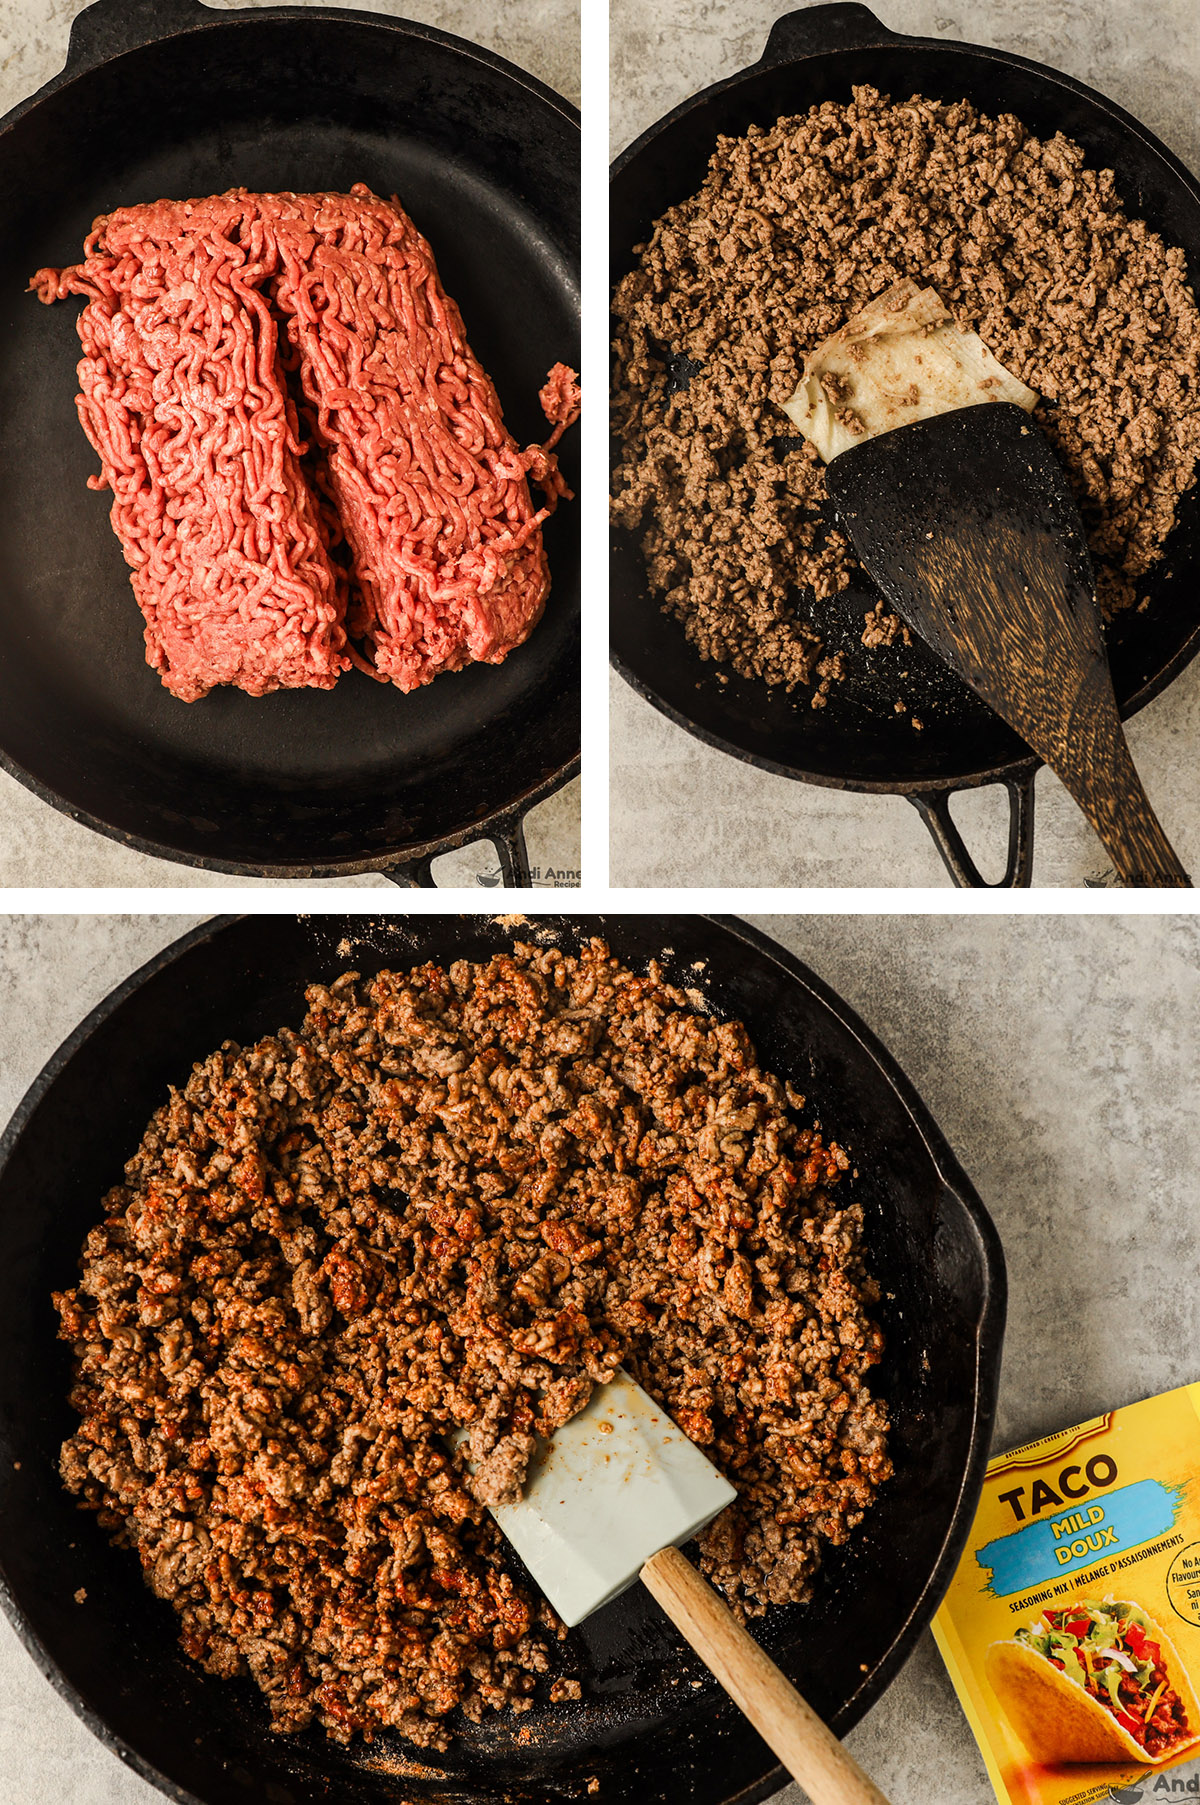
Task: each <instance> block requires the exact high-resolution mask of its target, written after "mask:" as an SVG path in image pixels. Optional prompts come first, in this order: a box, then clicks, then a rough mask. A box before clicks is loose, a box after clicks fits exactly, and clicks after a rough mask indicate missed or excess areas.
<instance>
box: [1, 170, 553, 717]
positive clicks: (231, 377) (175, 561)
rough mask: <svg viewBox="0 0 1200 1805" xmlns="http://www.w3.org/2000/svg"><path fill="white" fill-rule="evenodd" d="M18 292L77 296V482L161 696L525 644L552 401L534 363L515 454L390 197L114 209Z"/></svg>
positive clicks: (545, 510) (439, 662) (489, 391)
mask: <svg viewBox="0 0 1200 1805" xmlns="http://www.w3.org/2000/svg"><path fill="white" fill-rule="evenodd" d="M31 287H32V288H34V289H35V290H36V292H37V293H38V295H39V296H40V298H41V299H42V300H43V301H46V302H50V301H54V300H60V299H62V298H63V297H64V296H66V295H68V294H78V295H82V296H83V297H84V298H85V299H86V301H87V305H86V306H85V308H84V310H83V312H82V314H81V316H80V320H79V335H80V340H81V343H82V345H83V351H84V355H83V358H82V360H81V362H80V364H79V379H80V387H81V393H80V395H79V397H78V405H79V415H80V419H81V421H82V423H83V427H84V430H85V432H86V433H87V435H88V437H89V439H90V440H91V442H92V444H93V445H94V447H95V448H96V450H97V452H98V453H99V454H100V459H101V466H102V473H101V475H100V476H99V477H98V478H92V479H90V480H91V484H92V486H93V487H96V488H109V489H111V490H112V493H113V506H112V523H113V528H114V530H115V532H116V533H117V536H118V538H119V539H120V541H121V546H122V549H123V550H124V553H125V557H126V561H127V562H128V564H129V565H130V567H131V569H132V571H133V577H132V582H133V588H134V593H135V595H136V596H137V599H138V602H139V604H140V606H141V609H142V612H143V614H144V616H145V619H146V648H147V659H148V662H149V663H150V664H151V665H152V666H153V668H154V669H155V670H157V671H158V672H159V674H160V675H161V677H162V680H163V682H164V683H165V684H166V686H167V688H168V689H169V690H171V692H172V694H174V695H176V696H179V697H180V698H181V699H182V700H183V701H187V702H191V701H195V700H197V699H198V698H199V697H200V696H203V695H205V694H206V693H207V691H208V690H209V689H211V688H212V687H213V686H214V685H216V684H221V683H230V684H234V685H236V686H238V687H239V688H241V689H244V690H247V691H249V693H250V694H251V695H264V694H266V693H267V692H268V691H270V690H274V689H279V688H295V687H300V686H307V687H317V688H321V689H329V688H332V686H333V684H334V683H335V682H336V681H337V679H338V676H339V675H340V674H341V672H342V671H344V670H347V669H349V667H350V665H351V663H355V664H357V665H359V666H360V668H362V669H363V670H365V671H367V672H368V673H369V674H370V675H372V676H375V677H378V678H380V679H381V680H390V681H391V682H393V683H395V684H396V685H397V687H398V688H400V689H402V690H411V689H416V688H418V687H419V686H420V685H422V684H425V683H428V682H430V681H431V680H432V678H433V677H435V676H436V675H437V674H438V673H439V672H441V671H445V670H459V669H461V668H462V666H463V665H465V664H468V663H470V662H472V661H474V660H481V661H483V662H486V663H491V664H498V663H499V662H501V660H502V659H504V658H505V657H506V656H507V654H508V653H509V652H510V651H512V650H513V648H514V647H516V646H518V645H520V644H521V643H522V642H523V641H524V640H525V639H526V638H527V637H528V635H529V633H530V632H531V631H532V629H533V627H534V626H535V625H536V623H537V621H538V619H539V618H540V616H541V613H542V610H543V607H544V605H545V601H546V595H547V593H548V590H549V586H550V577H549V571H548V568H547V565H546V557H545V553H544V551H543V549H542V536H541V530H540V529H541V525H542V522H543V521H544V520H545V519H546V517H547V515H548V514H549V513H550V511H551V509H552V507H553V506H554V503H555V502H556V501H557V499H558V498H559V496H561V495H564V494H566V493H567V491H566V487H565V485H564V483H563V481H562V478H561V477H560V475H559V473H558V468H557V465H556V463H555V460H554V458H553V456H552V455H551V448H552V447H553V445H554V444H555V442H556V441H557V439H558V437H559V435H560V434H561V432H562V430H563V427H564V426H565V425H567V424H569V422H570V421H571V420H572V419H574V417H575V416H576V414H577V413H578V405H579V391H578V386H577V385H576V384H575V382H574V377H573V372H570V371H568V370H566V369H565V367H564V366H563V365H561V364H559V365H556V366H555V368H554V370H553V371H552V372H551V375H550V379H549V381H548V382H547V385H546V388H545V389H544V390H543V392H542V393H543V399H544V406H545V411H546V414H547V417H548V418H549V419H550V420H551V422H552V424H553V425H554V426H555V429H556V430H555V431H554V433H553V435H552V437H551V438H550V440H549V442H548V443H547V444H546V445H544V446H538V445H533V446H529V447H527V448H526V449H525V450H524V451H522V450H520V449H519V448H518V446H517V445H516V443H515V441H514V440H513V438H512V436H511V434H510V433H509V432H508V431H507V429H506V428H505V426H504V422H503V418H502V414H501V408H500V401H499V398H498V396H497V394H496V391H495V388H494V386H493V385H492V382H491V380H490V378H489V377H488V375H487V374H486V372H485V371H484V370H483V368H482V367H481V365H480V364H479V362H478V360H477V358H476V357H475V356H474V354H473V353H472V351H471V348H470V346H469V345H468V343H467V340H466V333H465V331H464V329H463V323H462V318H461V316H460V314H459V312H458V309H457V307H456V306H455V304H454V302H453V301H452V300H450V299H449V297H448V296H447V295H446V293H445V290H444V289H443V288H442V285H441V282H440V280H439V278H438V273H437V267H436V265H435V263H434V259H433V253H432V251H431V249H430V247H429V244H428V242H427V241H426V239H425V238H423V237H422V235H421V234H420V233H419V232H418V231H417V229H416V227H415V226H414V225H413V223H412V221H411V220H410V219H409V218H408V216H407V214H406V213H405V212H404V211H403V209H402V208H401V206H400V204H399V202H398V201H395V200H393V201H392V202H388V201H384V200H381V199H379V198H378V197H377V196H375V195H373V194H371V192H370V190H369V189H367V188H365V187H364V186H362V184H361V183H360V184H358V185H357V186H356V187H354V188H353V189H352V190H351V192H350V193H349V194H302V195H297V194H251V193H249V192H247V191H246V190H245V189H240V188H239V189H231V190H230V192H229V193H228V194H223V195H216V196H212V197H210V198H208V199H205V200H195V201H165V200H164V201H155V202H153V203H151V204H149V205H145V206H137V207H125V208H122V209H120V210H119V211H117V212H115V213H111V214H109V215H107V216H106V217H104V218H102V219H99V220H97V221H96V224H95V226H94V227H93V229H92V232H91V234H90V236H89V238H88V240H87V243H86V245H85V259H84V262H83V263H82V264H78V265H76V266H74V267H72V268H70V269H64V270H54V269H43V270H39V271H38V272H37V274H36V275H35V276H34V278H33V281H32V283H31ZM289 378H290V379H291V380H290V387H289ZM301 429H303V434H304V437H303V439H302V438H301ZM528 476H532V477H533V479H534V480H535V481H536V482H537V483H538V484H539V485H540V486H541V488H542V489H543V490H544V492H545V495H546V505H544V506H543V507H542V508H540V509H535V508H534V506H533V503H532V501H531V499H530V495H529V487H528V482H527V480H526V479H527V477H528ZM355 640H357V641H359V642H360V643H361V647H362V649H361V651H360V650H358V649H357V648H356V647H355V645H354V643H353V641H355Z"/></svg>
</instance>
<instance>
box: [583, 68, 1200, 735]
mask: <svg viewBox="0 0 1200 1805" xmlns="http://www.w3.org/2000/svg"><path fill="white" fill-rule="evenodd" d="M637 250H638V252H639V261H638V264H637V267H636V268H635V269H634V270H633V271H631V272H630V274H629V275H628V276H626V277H625V279H624V280H623V281H622V283H621V284H620V286H619V288H618V289H617V295H616V315H617V320H618V330H617V339H616V352H617V378H616V384H615V396H616V425H617V431H618V434H619V436H620V439H621V441H622V444H623V454H622V457H621V460H620V462H619V465H618V468H617V472H616V480H615V489H614V507H615V515H616V519H617V521H618V523H620V524H621V525H623V526H625V527H628V528H632V529H638V528H641V529H642V544H643V548H644V551H645V555H646V560H647V568H648V573H649V580H650V587H651V589H652V591H653V592H654V593H655V594H657V595H659V596H661V598H662V600H663V605H664V607H665V609H666V611H667V612H668V613H669V614H672V615H674V616H675V617H676V618H677V619H678V620H680V621H681V622H682V624H683V627H684V630H685V632H686V633H687V636H688V638H689V639H690V640H691V641H692V643H693V644H694V645H695V646H696V648H697V649H698V651H699V652H700V653H701V655H702V656H703V657H705V658H713V659H718V660H722V661H726V662H728V663H730V664H732V665H733V667H734V668H735V669H736V670H737V671H739V672H741V673H742V674H743V675H745V676H757V677H762V678H765V679H766V681H767V682H768V683H783V684H785V685H787V686H788V687H789V688H791V687H794V686H795V685H797V684H810V683H815V684H816V690H815V694H814V697H813V701H814V704H819V703H820V702H821V701H822V700H823V698H824V694H825V692H826V691H827V690H828V687H829V682H830V681H831V680H832V679H835V678H836V677H837V676H838V675H840V666H839V665H838V663H837V662H836V661H835V660H833V659H825V658H823V657H822V655H821V653H822V634H821V631H820V628H819V625H818V624H817V622H818V621H819V615H820V610H819V607H818V608H817V609H816V610H815V612H814V609H813V601H814V598H817V599H818V600H819V599H821V598H828V597H830V596H832V595H833V594H835V593H836V592H837V591H838V590H840V589H843V588H845V587H846V585H847V584H848V583H849V582H850V580H851V578H852V577H853V576H854V575H855V574H856V571H857V566H856V564H855V562H854V559H853V557H852V555H851V553H850V550H849V547H848V545H847V543H846V541H845V540H844V539H843V537H842V535H841V534H840V533H839V532H838V531H837V530H836V529H835V528H834V527H833V526H832V524H831V520H830V518H829V514H828V511H827V507H826V487H825V474H824V466H823V465H822V464H821V462H820V459H819V458H818V456H817V453H816V452H815V451H814V450H813V449H812V447H811V446H808V445H801V446H799V448H796V445H797V442H796V439H795V435H794V429H793V428H792V427H791V423H790V422H789V421H788V419H787V418H786V416H785V415H784V414H783V413H782V411H781V407H780V404H781V403H782V402H784V401H786V400H787V399H788V398H789V397H790V396H791V394H792V393H793V391H794V389H795V387H796V384H797V382H798V380H799V377H800V373H801V370H802V367H803V363H804V358H805V355H806V353H808V352H809V351H811V350H813V349H814V348H815V347H816V346H817V345H818V344H819V343H820V342H821V340H822V339H824V338H826V337H827V336H828V335H829V334H830V333H832V332H834V331H836V330H837V328H838V327H840V326H841V325H842V324H843V323H844V322H845V320H846V319H847V318H848V317H849V316H850V315H851V314H852V313H854V312H856V311H857V310H858V309H859V308H860V307H861V306H863V304H864V303H865V302H867V301H868V300H870V299H871V297H872V296H874V295H878V294H881V293H882V292H883V290H884V289H886V288H888V287H890V286H891V285H892V283H894V282H898V281H900V280H902V279H903V278H905V277H912V278H913V279H914V280H916V281H917V282H918V283H920V284H921V285H922V286H929V287H932V288H935V289H936V290H937V292H938V294H939V295H940V296H941V297H942V299H943V300H944V301H945V302H946V304H947V306H948V307H949V308H950V309H951V311H952V312H953V313H954V315H955V317H956V318H957V319H958V321H959V322H960V323H961V324H962V325H964V326H968V327H971V328H973V329H974V330H975V331H976V332H978V333H979V334H980V336H981V337H982V338H983V340H984V343H985V344H986V345H987V346H988V347H989V349H990V350H991V351H992V352H993V353H994V354H995V355H996V357H998V358H999V360H1000V362H1001V363H1003V364H1004V365H1005V366H1006V368H1008V369H1009V370H1011V371H1012V372H1013V373H1014V374H1015V375H1017V376H1019V377H1020V378H1021V380H1022V381H1023V382H1026V383H1028V384H1029V386H1030V387H1031V388H1034V389H1036V390H1037V391H1038V393H1039V394H1040V395H1041V396H1042V401H1041V402H1040V404H1039V406H1038V408H1037V411H1036V414H1035V418H1036V419H1037V420H1038V421H1039V423H1040V424H1041V426H1042V427H1043V428H1044V430H1045V431H1046V433H1047V434H1048V436H1049V438H1050V441H1051V443H1052V444H1053V445H1054V447H1055V450H1056V451H1057V452H1058V454H1059V456H1060V457H1061V458H1062V460H1063V463H1064V464H1065V465H1066V468H1067V471H1068V474H1069V476H1070V478H1071V481H1072V485H1073V487H1074V488H1075V491H1076V494H1077V496H1078V498H1079V500H1080V503H1081V505H1082V509H1083V514H1084V520H1085V524H1086V526H1087V529H1088V537H1089V541H1090V544H1091V548H1092V555H1093V558H1094V560H1095V564H1096V573H1097V579H1098V584H1099V593H1100V601H1101V605H1102V608H1103V610H1104V612H1105V613H1106V614H1108V615H1111V614H1112V613H1114V612H1115V611H1116V610H1118V609H1121V608H1125V607H1127V606H1129V605H1130V604H1131V603H1135V602H1136V601H1137V599H1138V597H1139V595H1140V593H1141V591H1140V588H1139V585H1140V583H1141V580H1142V578H1143V577H1144V575H1145V573H1146V571H1147V570H1148V569H1149V568H1150V566H1151V565H1152V564H1153V563H1154V562H1155V560H1156V559H1157V558H1159V557H1160V556H1161V554H1162V549H1163V544H1164V541H1165V540H1166V537H1167V534H1168V533H1169V532H1170V530H1171V526H1172V524H1173V522H1174V519H1175V510H1176V504H1177V502H1178V499H1179V497H1180V495H1181V494H1182V493H1183V491H1184V490H1186V489H1188V488H1190V487H1191V485H1192V483H1193V481H1194V470H1195V464H1196V459H1197V456H1198V455H1200V311H1198V310H1197V306H1196V301H1195V298H1194V296H1193V295H1192V292H1191V290H1190V289H1189V287H1188V285H1187V272H1186V269H1185V264H1184V256H1183V252H1182V251H1180V250H1178V249H1175V248H1168V247H1167V246H1166V245H1164V244H1163V241H1162V239H1161V238H1159V237H1158V236H1157V234H1155V233H1153V232H1151V231H1149V230H1148V228H1147V227H1146V225H1145V224H1144V222H1143V221H1141V220H1138V219H1131V218H1130V217H1129V216H1128V215H1127V214H1126V212H1125V210H1124V208H1123V206H1122V203H1121V200H1120V197H1119V194H1118V187H1117V179H1116V178H1115V177H1114V175H1113V173H1112V171H1111V170H1102V171H1096V170H1094V169H1089V168H1088V167H1087V166H1086V164H1085V161H1084V153H1083V151H1082V150H1081V149H1080V147H1079V146H1078V145H1077V144H1075V143H1073V142H1072V141H1071V140H1070V139H1068V138H1064V137H1063V136H1062V134H1061V133H1057V134H1056V135H1055V136H1054V137H1053V138H1052V139H1049V140H1042V139H1038V138H1036V137H1034V136H1033V135H1032V133H1030V132H1029V131H1028V130H1027V129H1026V127H1025V126H1023V125H1022V124H1021V122H1020V121H1019V120H1018V119H1014V118H1012V117H1011V115H1007V114H1005V115H1002V116H1001V117H1000V118H998V119H989V118H987V117H986V116H984V115H982V114H979V113H977V112H976V111H975V109H974V108H973V107H971V106H969V105H967V103H966V102H965V101H962V102H956V103H955V104H953V105H946V104H941V103H938V102H935V101H930V100H923V99H921V98H920V96H914V97H913V98H912V99H911V100H908V101H906V102H904V103H903V104H899V105H893V104H891V102H890V101H889V100H888V99H887V98H886V97H885V96H883V95H880V94H878V93H877V92H876V91H875V90H874V89H873V88H865V87H864V88H856V89H855V90H854V100H853V102H852V104H850V105H849V106H844V105H838V104H835V103H834V102H832V101H829V102H825V103H824V104H823V105H821V106H819V107H814V108H813V109H812V110H811V111H810V112H809V113H807V114H805V115H803V116H800V117H796V118H790V119H781V120H780V121H779V122H778V124H776V125H774V126H772V127H771V128H770V129H768V130H764V129H762V128H760V127H752V128H751V130H750V131H749V132H748V133H747V135H746V136H745V137H744V138H720V139H719V140H718V142H717V148H716V150H715V152H714V155H713V157H712V160H711V162H710V164H709V171H708V175H707V177H706V179H705V182H704V185H703V187H702V188H701V189H700V190H699V192H698V193H697V194H694V195H693V196H692V197H691V198H690V199H688V200H685V201H683V202H682V203H681V204H680V205H679V206H677V207H673V208H672V209H671V210H670V212H668V213H666V214H664V216H663V217H662V219H660V220H658V221H657V222H656V224H655V226H654V230H653V233H652V235H651V238H650V242H649V243H648V244H647V245H645V246H639V247H637ZM681 356H682V357H683V358H685V359H687V360H688V361H687V363H686V365H684V366H682V371H683V373H682V376H681V373H680V371H681V366H680V365H679V364H678V362H677V361H676V362H672V360H673V359H675V360H677V359H678V358H679V357H681ZM781 441H783V442H786V443H789V444H790V445H791V446H792V447H793V448H792V449H784V448H782V447H781ZM881 630H882V629H881V621H880V618H879V616H878V615H869V616H868V617H867V631H866V635H865V638H864V643H865V644H867V645H872V644H874V645H878V644H880V643H885V642H886V641H885V640H881V638H880V633H881Z"/></svg>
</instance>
